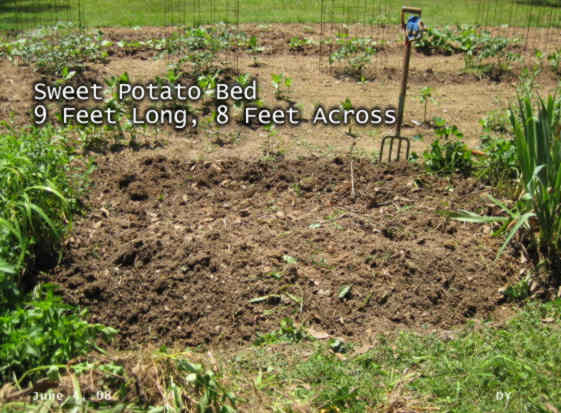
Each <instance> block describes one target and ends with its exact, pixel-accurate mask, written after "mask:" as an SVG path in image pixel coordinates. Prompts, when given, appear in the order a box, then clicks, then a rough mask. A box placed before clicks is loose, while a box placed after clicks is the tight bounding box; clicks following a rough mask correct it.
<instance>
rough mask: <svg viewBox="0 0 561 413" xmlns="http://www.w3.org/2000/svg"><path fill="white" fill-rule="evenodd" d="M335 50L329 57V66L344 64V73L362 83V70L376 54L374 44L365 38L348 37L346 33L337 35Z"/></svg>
mask: <svg viewBox="0 0 561 413" xmlns="http://www.w3.org/2000/svg"><path fill="white" fill-rule="evenodd" d="M335 46H336V47H337V49H336V50H335V52H333V53H331V55H330V56H329V64H333V63H335V62H338V61H344V62H346V69H345V70H346V72H347V73H349V74H350V75H351V76H355V77H357V78H358V79H360V80H361V81H364V73H363V72H364V68H365V67H366V66H367V65H368V64H369V63H370V61H371V58H372V56H373V55H374V54H376V47H375V46H376V43H375V42H374V41H373V40H371V39H369V38H366V37H350V36H349V34H348V33H338V34H337V38H336V39H335Z"/></svg>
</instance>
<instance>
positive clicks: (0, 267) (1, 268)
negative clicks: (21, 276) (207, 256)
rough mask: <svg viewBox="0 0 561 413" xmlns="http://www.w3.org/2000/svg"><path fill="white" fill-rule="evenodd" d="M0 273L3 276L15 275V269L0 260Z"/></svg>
mask: <svg viewBox="0 0 561 413" xmlns="http://www.w3.org/2000/svg"><path fill="white" fill-rule="evenodd" d="M0 272H3V273H5V274H15V273H16V269H15V267H13V266H12V265H10V264H8V263H7V262H6V261H4V260H3V259H1V258H0Z"/></svg>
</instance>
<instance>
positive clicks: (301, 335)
mask: <svg viewBox="0 0 561 413" xmlns="http://www.w3.org/2000/svg"><path fill="white" fill-rule="evenodd" d="M307 338H308V334H307V333H306V330H305V329H304V328H303V327H298V326H296V325H295V324H294V320H292V319H291V318H283V319H282V320H281V322H280V328H279V329H278V330H275V331H272V332H270V333H266V334H258V335H257V339H255V341H254V344H255V345H256V346H261V345H269V344H273V343H279V342H291V343H297V342H299V341H302V340H305V339H307Z"/></svg>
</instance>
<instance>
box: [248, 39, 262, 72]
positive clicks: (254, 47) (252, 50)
mask: <svg viewBox="0 0 561 413" xmlns="http://www.w3.org/2000/svg"><path fill="white" fill-rule="evenodd" d="M247 47H248V50H249V54H250V55H251V56H252V57H253V67H259V66H260V65H261V64H260V63H259V61H258V60H257V56H258V55H259V54H261V53H263V51H264V50H265V48H263V47H262V46H259V43H258V40H257V37H256V36H251V37H250V38H249V41H248V44H247Z"/></svg>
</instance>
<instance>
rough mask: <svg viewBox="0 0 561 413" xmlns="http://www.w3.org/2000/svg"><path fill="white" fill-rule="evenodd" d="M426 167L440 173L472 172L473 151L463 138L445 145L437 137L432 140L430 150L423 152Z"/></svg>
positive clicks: (467, 173) (465, 173)
mask: <svg viewBox="0 0 561 413" xmlns="http://www.w3.org/2000/svg"><path fill="white" fill-rule="evenodd" d="M423 157H424V160H425V167H426V168H427V169H428V170H429V171H431V172H437V173H440V174H451V173H455V172H458V173H461V174H463V175H469V174H471V172H472V170H473V160H472V158H471V151H470V150H469V149H468V147H467V146H466V144H465V143H464V142H463V141H461V140H454V141H447V142H446V143H445V144H444V145H441V144H440V141H439V140H438V139H437V140H435V141H434V142H432V144H431V147H430V150H428V149H427V150H425V151H424V152H423Z"/></svg>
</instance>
